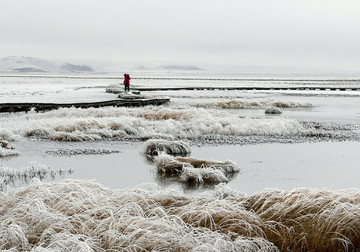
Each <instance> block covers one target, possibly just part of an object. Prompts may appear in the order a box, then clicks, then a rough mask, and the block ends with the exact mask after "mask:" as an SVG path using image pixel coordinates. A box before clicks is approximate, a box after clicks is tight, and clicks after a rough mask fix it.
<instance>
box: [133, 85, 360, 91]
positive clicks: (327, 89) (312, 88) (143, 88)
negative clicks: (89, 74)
mask: <svg viewBox="0 0 360 252" xmlns="http://www.w3.org/2000/svg"><path fill="white" fill-rule="evenodd" d="M133 90H138V91H180V90H245V91H246V90H265V91H272V90H314V91H316V90H317V91H360V87H329V86H313V87H308V86H306V87H305V86H304V87H303V86H297V87H136V88H135V87H134V88H133Z"/></svg>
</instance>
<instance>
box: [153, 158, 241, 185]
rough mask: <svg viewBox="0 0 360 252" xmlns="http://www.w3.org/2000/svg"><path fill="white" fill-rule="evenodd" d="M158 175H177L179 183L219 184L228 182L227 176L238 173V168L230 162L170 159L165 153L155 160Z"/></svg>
mask: <svg viewBox="0 0 360 252" xmlns="http://www.w3.org/2000/svg"><path fill="white" fill-rule="evenodd" d="M155 162H156V167H157V170H158V172H159V173H164V174H167V175H172V174H173V175H177V176H179V178H180V181H181V182H185V183H191V184H204V183H205V184H219V183H222V182H228V179H227V177H226V176H227V175H228V174H231V173H235V172H239V171H240V168H239V167H238V166H237V164H235V163H234V162H232V161H225V162H220V161H207V160H200V159H195V158H188V157H172V156H170V155H167V154H165V153H162V154H160V155H159V156H158V157H157V158H156V159H155Z"/></svg>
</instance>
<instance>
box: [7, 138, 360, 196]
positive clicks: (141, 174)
mask: <svg viewBox="0 0 360 252" xmlns="http://www.w3.org/2000/svg"><path fill="white" fill-rule="evenodd" d="M15 145H16V149H17V150H18V151H19V152H20V153H21V155H20V156H17V157H7V158H2V161H1V165H3V166H6V167H17V168H23V167H26V166H27V165H28V163H29V162H30V161H36V162H38V163H40V164H43V165H47V166H50V167H51V168H52V169H53V170H54V171H58V170H64V171H66V170H69V169H72V170H73V173H72V174H63V175H62V176H60V175H58V176H57V177H56V178H55V181H58V180H61V179H62V178H75V179H86V180H95V181H97V182H100V183H101V184H103V185H105V186H108V187H110V188H113V189H116V188H132V187H135V186H137V185H139V184H142V183H153V182H155V183H158V184H159V185H160V186H164V187H171V188H179V189H181V190H187V191H188V190H190V189H194V187H191V186H190V187H189V186H186V185H184V184H179V183H178V182H177V181H171V180H168V179H166V178H165V179H164V178H161V176H159V175H158V174H157V171H156V167H155V164H153V163H151V162H149V161H148V160H147V159H146V158H145V156H144V154H143V143H121V142H95V143H94V142H92V143H89V142H86V143H84V142H80V143H66V142H48V141H47V142H43V141H39V142H32V141H27V142H23V143H21V144H15ZM65 149H66V150H71V149H72V150H83V151H84V150H88V149H92V150H104V149H105V150H111V151H119V153H110V154H99V155H96V154H92V155H86V154H77V155H62V156H61V155H56V154H52V153H51V152H52V151H56V150H65ZM359 149H360V142H351V141H347V142H320V143H298V144H280V143H273V144H259V145H242V146H240V145H226V146H223V145H218V146H196V145H194V146H191V151H192V154H191V157H194V158H198V159H205V160H221V161H225V160H231V161H233V162H235V163H237V164H238V165H239V167H240V169H241V171H240V172H239V173H238V174H235V175H234V177H233V178H231V179H230V182H229V183H228V184H229V186H230V187H231V188H234V189H237V190H239V191H242V192H246V193H248V194H251V193H255V192H259V191H261V190H263V189H264V188H267V187H275V188H279V189H284V190H290V189H292V188H297V187H311V188H331V189H345V188H351V187H359V186H360V185H359V182H358V179H357V176H353V175H354V174H357V170H358V164H359V161H360V157H359V155H358V150H359ZM49 151H50V152H49ZM46 180H47V181H51V180H52V178H50V177H48V179H46ZM46 180H45V181H46ZM196 188H197V187H195V189H196ZM200 188H201V187H200ZM207 188H208V187H207Z"/></svg>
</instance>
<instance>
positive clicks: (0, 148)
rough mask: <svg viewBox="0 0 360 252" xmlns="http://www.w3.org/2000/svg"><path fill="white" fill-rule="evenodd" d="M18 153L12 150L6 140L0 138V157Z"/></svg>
mask: <svg viewBox="0 0 360 252" xmlns="http://www.w3.org/2000/svg"><path fill="white" fill-rule="evenodd" d="M19 154H20V153H19V152H18V151H16V150H14V147H13V146H11V145H10V144H9V142H8V141H6V140H1V139H0V158H1V157H7V156H17V155H19Z"/></svg>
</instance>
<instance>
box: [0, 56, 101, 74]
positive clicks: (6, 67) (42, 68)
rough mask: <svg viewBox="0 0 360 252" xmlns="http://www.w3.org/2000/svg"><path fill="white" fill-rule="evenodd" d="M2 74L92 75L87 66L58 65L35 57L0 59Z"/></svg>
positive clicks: (91, 69) (91, 70)
mask: <svg viewBox="0 0 360 252" xmlns="http://www.w3.org/2000/svg"><path fill="white" fill-rule="evenodd" d="M0 72H5V73H91V72H94V69H93V68H91V67H89V66H86V65H75V64H71V63H58V62H53V61H49V60H44V59H39V58H34V57H16V56H11V57H6V58H2V59H0Z"/></svg>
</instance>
